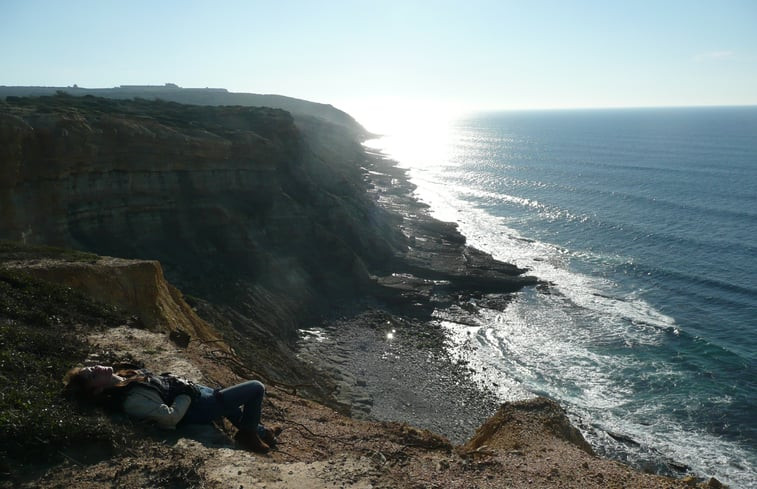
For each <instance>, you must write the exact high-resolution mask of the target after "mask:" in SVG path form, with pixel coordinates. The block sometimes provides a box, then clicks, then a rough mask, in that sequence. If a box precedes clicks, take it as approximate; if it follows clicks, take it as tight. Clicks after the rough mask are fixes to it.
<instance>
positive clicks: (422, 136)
mask: <svg viewBox="0 0 757 489" xmlns="http://www.w3.org/2000/svg"><path fill="white" fill-rule="evenodd" d="M459 113H460V111H459V110H455V109H454V108H450V107H449V106H440V105H435V104H427V103H420V102H411V103H401V104H398V103H396V101H394V103H377V104H367V105H364V106H362V107H360V108H356V109H353V115H354V116H355V118H356V119H357V120H358V121H359V122H360V123H361V124H363V126H365V127H366V129H368V130H369V131H372V132H374V133H377V134H380V135H381V136H382V137H380V138H378V139H373V140H370V141H366V146H367V147H369V148H375V149H378V150H381V151H382V152H384V153H385V154H386V155H387V156H389V157H391V158H392V159H394V160H397V161H398V162H400V166H409V167H413V168H418V169H422V168H424V167H430V166H436V165H440V164H446V163H448V162H449V152H450V149H451V147H452V144H451V143H452V139H451V138H452V136H453V123H454V121H455V120H456V119H457V118H458V117H459Z"/></svg>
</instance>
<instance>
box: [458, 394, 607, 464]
mask: <svg viewBox="0 0 757 489" xmlns="http://www.w3.org/2000/svg"><path fill="white" fill-rule="evenodd" d="M555 441H562V442H566V443H569V444H571V445H574V446H576V447H578V448H580V449H581V450H583V451H585V452H586V453H588V454H589V455H594V451H593V450H592V449H591V446H590V445H589V444H588V443H587V442H586V440H585V439H584V437H583V435H581V432H580V431H578V429H576V428H575V427H574V426H573V425H572V424H571V423H570V420H568V417H567V416H566V415H565V411H563V409H562V408H561V407H560V405H559V404H557V403H556V402H554V401H552V400H550V399H547V398H544V397H537V398H534V399H529V400H527V401H518V402H508V403H505V404H503V405H502V406H501V407H500V408H499V410H498V411H497V412H496V413H494V415H492V417H491V418H489V419H488V420H487V421H486V422H485V423H484V424H483V425H482V426H481V427H480V428H478V430H476V434H475V435H474V436H473V438H471V439H470V440H469V441H468V442H467V443H465V445H463V446H462V449H463V450H464V451H468V452H473V451H476V450H480V449H481V448H483V447H485V448H488V449H498V450H521V451H523V450H533V448H534V447H537V446H545V445H547V444H548V443H554V442H555Z"/></svg>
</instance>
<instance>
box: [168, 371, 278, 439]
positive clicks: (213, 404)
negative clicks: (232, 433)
mask: <svg viewBox="0 0 757 489" xmlns="http://www.w3.org/2000/svg"><path fill="white" fill-rule="evenodd" d="M198 387H199V388H200V397H199V398H197V399H192V404H190V405H189V409H188V410H187V413H186V414H185V415H184V417H183V418H182V420H181V422H182V423H187V424H202V423H210V422H212V421H216V420H218V419H221V418H222V417H224V418H226V419H228V420H229V421H231V424H233V425H234V426H236V427H237V429H240V430H241V429H245V430H252V429H257V431H258V433H261V432H262V430H263V425H262V424H260V413H261V410H262V408H263V397H264V396H265V387H264V386H263V384H261V383H260V382H258V381H257V380H249V381H247V382H243V383H241V384H237V385H233V386H231V387H226V388H225V389H220V390H217V389H212V388H210V387H207V386H204V385H198ZM261 434H262V433H261Z"/></svg>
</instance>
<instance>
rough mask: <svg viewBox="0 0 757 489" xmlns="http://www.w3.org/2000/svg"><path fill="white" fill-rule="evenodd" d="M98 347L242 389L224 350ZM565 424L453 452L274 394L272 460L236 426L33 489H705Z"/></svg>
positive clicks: (527, 425)
mask: <svg viewBox="0 0 757 489" xmlns="http://www.w3.org/2000/svg"><path fill="white" fill-rule="evenodd" d="M90 341H91V342H92V343H94V344H96V345H98V347H99V349H101V350H104V351H107V350H111V351H119V352H122V353H123V354H125V355H126V354H128V355H131V357H133V358H134V359H137V360H140V361H142V362H144V364H145V366H146V367H148V368H151V369H154V370H156V371H174V372H176V373H181V374H183V375H186V376H187V377H189V378H191V379H192V380H196V381H198V382H203V383H206V384H209V385H216V384H217V385H228V384H231V383H234V382H237V381H240V380H242V379H241V378H240V377H239V376H238V375H236V374H235V373H234V372H233V370H232V368H230V367H229V364H230V362H229V360H228V359H225V358H222V359H219V358H218V357H217V353H214V351H213V348H212V345H207V344H196V343H194V342H193V343H190V346H189V347H188V348H186V349H182V348H179V347H177V346H175V345H174V344H173V343H171V342H170V341H169V340H168V337H167V335H165V334H161V333H153V332H149V331H145V330H139V329H133V328H129V327H127V326H123V327H119V328H114V329H110V330H108V331H106V332H101V333H97V334H93V335H92V336H91V337H90ZM91 360H92V361H93V362H96V361H97V360H98V359H97V357H94V358H91ZM555 410H556V411H555ZM558 418H559V407H556V405H554V406H551V405H550V408H549V409H546V410H545V409H541V408H538V409H537V408H534V407H533V406H530V407H529V406H520V407H519V406H510V407H509V408H508V409H507V410H505V409H504V408H503V410H501V411H500V412H499V413H498V414H497V415H495V416H494V417H492V418H491V419H490V420H489V421H488V422H487V423H486V424H485V425H484V426H483V427H482V428H481V429H479V430H478V434H477V436H476V437H475V438H474V439H473V440H472V441H471V442H469V443H468V444H466V445H459V446H453V445H452V444H451V443H450V442H449V441H448V440H447V439H446V438H444V437H441V436H439V435H435V434H433V433H431V432H430V431H426V430H422V429H418V428H414V427H412V426H409V425H407V424H404V423H396V422H375V421H362V420H357V419H352V418H348V417H345V416H343V415H341V414H338V413H336V412H335V411H333V410H331V409H329V408H327V407H324V406H322V405H320V404H317V403H315V402H312V401H308V400H306V399H302V398H300V397H297V396H296V395H292V394H291V393H290V392H287V389H284V388H278V387H272V388H271V387H269V389H268V396H267V399H266V401H265V404H264V413H263V422H264V423H265V424H267V425H279V426H281V427H282V428H283V429H284V431H283V433H282V434H281V436H280V438H279V441H280V442H279V444H278V446H277V447H276V448H275V449H274V450H272V451H271V452H269V453H268V454H266V455H258V454H253V453H250V452H247V451H244V450H242V449H240V448H238V447H235V446H234V443H233V441H232V439H231V437H230V435H231V433H232V430H233V428H232V427H231V426H194V427H186V428H181V429H179V430H176V431H159V430H157V429H156V430H155V431H154V433H153V434H152V435H151V436H150V437H147V438H145V439H144V441H143V443H141V444H140V446H138V447H136V448H134V447H132V448H128V449H124V451H123V453H122V454H120V455H119V456H118V457H116V458H112V459H107V460H103V461H100V462H99V463H96V464H91V465H85V464H83V463H80V462H77V453H76V452H75V451H73V452H71V453H68V454H67V457H68V462H66V463H64V464H63V465H60V466H58V467H54V468H52V469H51V470H49V471H48V472H47V474H45V475H44V476H43V477H42V478H41V479H39V480H36V481H34V482H33V483H29V484H27V485H26V487H42V488H71V487H77V488H103V487H111V488H131V487H135V488H136V487H169V488H170V487H176V488H178V487H203V488H229V487H234V488H267V489H274V488H303V489H311V488H312V489H316V488H324V489H325V488H329V489H333V488H335V487H336V488H347V487H350V488H376V489H378V488H471V487H480V488H503V487H510V488H520V487H523V488H526V487H528V488H558V487H559V488H613V487H617V488H621V487H623V488H642V487H643V488H684V487H692V485H693V484H695V482H696V481H694V480H691V481H688V484H687V481H682V480H673V479H668V478H664V477H659V476H654V475H649V474H643V473H640V472H637V471H634V470H632V469H630V468H629V467H626V466H624V465H622V464H620V463H617V462H612V461H608V460H603V459H600V458H597V457H595V456H593V455H591V454H589V453H587V452H586V451H585V448H583V447H581V446H579V445H577V444H576V443H575V440H570V439H569V437H567V438H566V437H565V436H562V435H561V434H560V433H559V430H558V431H555V429H554V426H557V425H560V423H561V422H562V421H560V420H559V419H558ZM565 422H567V421H565ZM689 484H692V485H689ZM710 487H717V486H715V485H713V486H710Z"/></svg>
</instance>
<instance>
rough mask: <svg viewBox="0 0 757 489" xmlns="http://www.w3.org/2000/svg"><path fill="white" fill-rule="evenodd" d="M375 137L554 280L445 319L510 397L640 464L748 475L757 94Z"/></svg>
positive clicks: (756, 372)
mask: <svg viewBox="0 0 757 489" xmlns="http://www.w3.org/2000/svg"><path fill="white" fill-rule="evenodd" d="M367 144H368V145H369V146H371V147H374V148H379V149H381V150H382V151H384V152H385V153H387V154H388V156H390V157H392V158H393V159H396V160H397V161H398V162H399V164H400V166H403V167H406V168H408V171H409V176H410V179H411V181H412V182H413V183H415V184H416V185H417V186H418V188H417V191H416V193H417V196H418V198H419V199H420V200H421V201H424V202H426V203H428V204H429V205H430V206H431V210H432V213H433V215H434V216H435V217H437V218H439V219H442V220H446V221H454V222H457V223H458V224H459V227H460V230H461V232H462V233H463V234H464V235H465V236H466V237H467V239H468V243H469V244H471V245H473V246H476V247H478V248H480V249H483V250H485V251H487V252H490V253H492V254H493V255H494V256H495V257H496V258H498V259H501V260H503V261H506V262H511V263H515V264H517V265H519V266H522V267H526V268H528V269H529V270H530V272H529V274H530V275H534V276H536V277H538V278H540V279H542V280H543V281H545V282H548V283H549V286H547V287H539V288H529V289H527V290H524V291H522V292H520V293H518V294H516V297H515V299H514V300H513V302H512V304H511V305H510V306H509V307H508V308H507V310H506V311H504V312H498V311H493V310H486V309H482V310H481V311H482V312H481V314H480V316H479V318H478V323H477V324H475V325H461V324H455V323H452V322H449V321H443V323H444V325H445V327H446V328H447V329H448V331H449V333H450V336H451V338H452V339H453V344H452V351H453V353H455V352H456V351H458V350H462V348H463V346H465V345H467V346H470V345H474V346H475V348H474V354H473V357H472V358H470V357H469V359H470V360H471V366H472V367H473V368H474V369H475V370H476V372H478V374H477V375H479V376H480V377H481V379H482V380H483V381H485V382H487V384H488V385H490V386H492V388H494V389H495V390H496V391H497V392H498V394H499V395H500V396H501V398H502V400H515V399H522V398H527V397H531V396H533V395H536V394H540V395H546V396H548V397H551V398H553V399H556V400H558V401H559V402H560V403H561V404H562V405H563V406H564V407H565V408H566V409H567V411H568V413H569V415H570V417H571V418H572V420H573V421H574V423H575V424H576V425H577V426H579V427H580V429H581V430H582V431H583V432H584V434H585V436H586V437H587V439H588V440H589V442H590V443H591V444H592V445H593V446H594V448H595V449H596V450H597V452H598V453H600V454H603V455H606V456H610V457H614V458H616V459H620V460H625V461H628V462H630V463H632V464H634V465H635V466H637V467H642V468H646V469H648V470H653V471H660V472H663V473H668V474H677V475H682V474H684V473H686V472H691V473H694V474H696V475H699V476H702V477H704V476H714V477H717V478H718V479H719V480H720V481H721V482H725V483H728V484H731V486H732V487H735V488H738V487H742V488H748V487H757V107H743V108H736V107H734V108H730V107H728V108H726V107H713V108H667V109H608V110H563V111H523V112H499V113H480V114H474V115H470V116H466V117H462V118H459V119H456V120H454V121H451V122H450V123H449V124H445V125H443V126H442V125H436V126H434V128H433V130H431V131H430V130H429V128H428V127H425V128H424V127H423V126H422V125H418V126H414V127H413V126H410V129H409V130H406V131H404V132H402V133H400V132H398V133H396V134H389V135H387V136H386V137H383V138H381V139H378V140H374V141H370V142H368V143H367ZM465 350H466V351H469V350H470V348H466V349H465Z"/></svg>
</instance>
